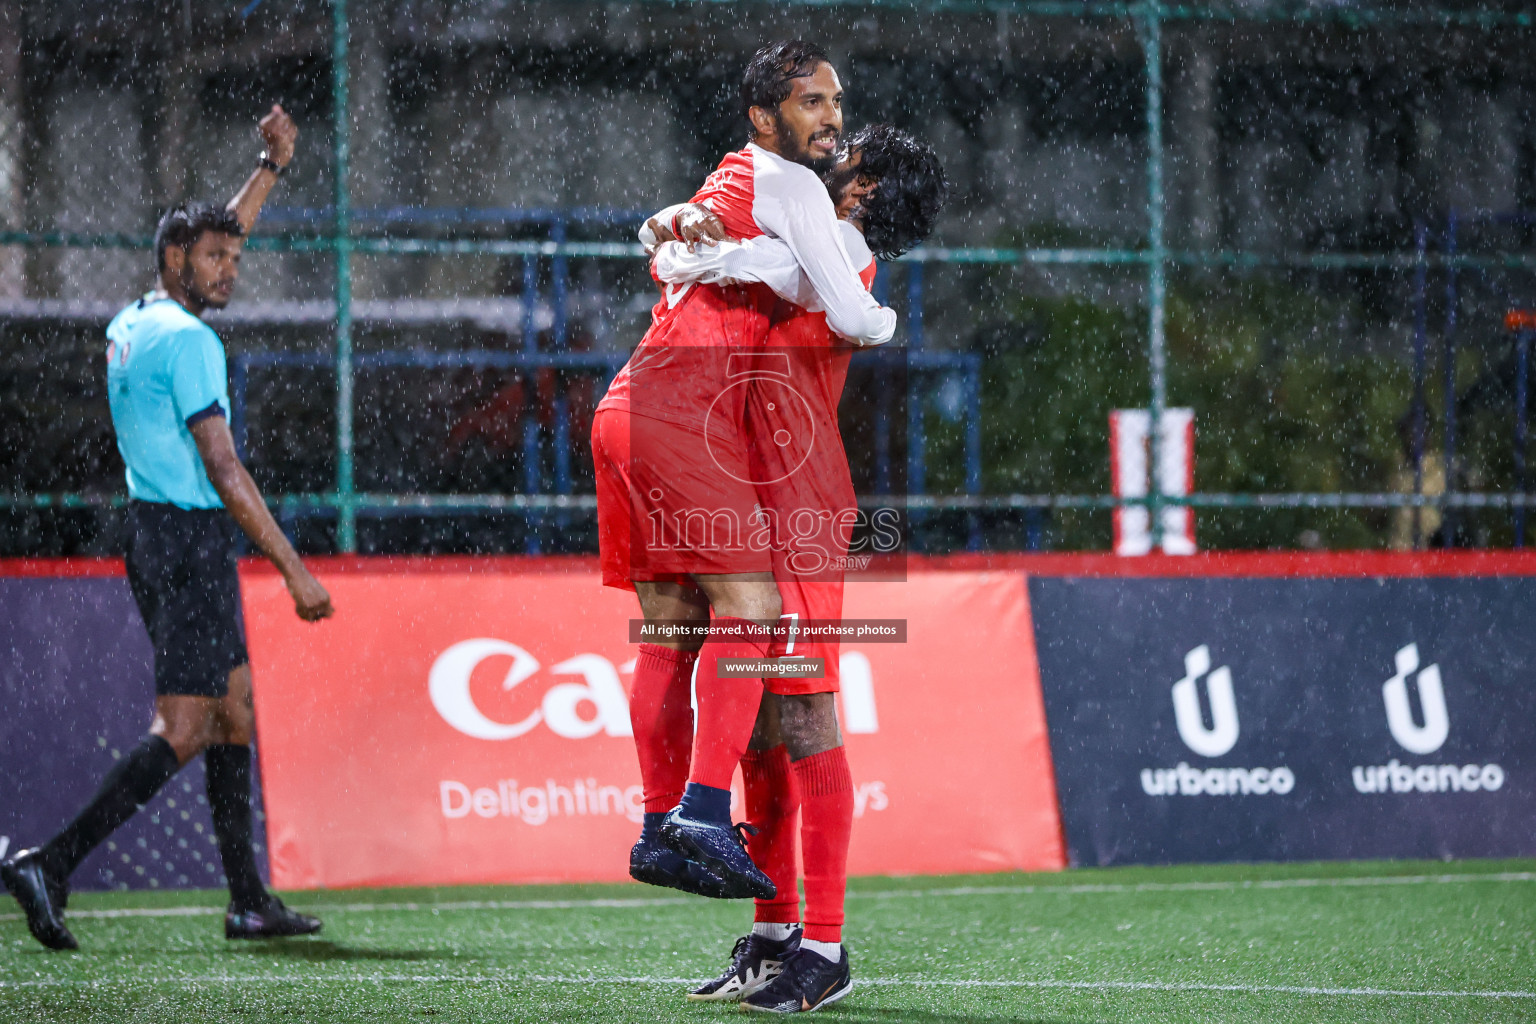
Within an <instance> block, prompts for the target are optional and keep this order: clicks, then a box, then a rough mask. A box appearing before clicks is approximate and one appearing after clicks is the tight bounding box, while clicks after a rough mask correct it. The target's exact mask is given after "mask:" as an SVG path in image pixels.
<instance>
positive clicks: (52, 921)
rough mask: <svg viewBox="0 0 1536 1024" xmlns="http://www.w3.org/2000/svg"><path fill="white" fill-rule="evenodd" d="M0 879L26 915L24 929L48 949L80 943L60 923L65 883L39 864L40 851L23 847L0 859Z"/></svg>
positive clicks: (65, 895) (72, 946)
mask: <svg viewBox="0 0 1536 1024" xmlns="http://www.w3.org/2000/svg"><path fill="white" fill-rule="evenodd" d="M0 880H3V881H4V882H5V887H6V888H7V889H9V890H10V892H11V895H12V896H14V897H16V902H17V903H20V904H21V910H22V913H24V914H25V915H26V917H27V930H28V931H30V932H31V933H32V937H33V938H34V939H36V940H37V941H38V942H41V943H42V944H43V945H45V946H47V947H48V948H49V949H79V948H80V943H78V942H76V941H75V937H74V936H73V935H71V934H69V929H68V928H66V927H64V901H65V899H66V898H67V897H68V895H69V887H68V886H67V885H66V884H65V881H64V879H62V878H55V877H54V876H52V875H50V874H49V873H48V869H47V868H45V867H44V866H43V852H42V851H41V850H39V849H35V848H34V849H31V850H23V851H21V852H20V853H18V854H17V855H16V856H14V857H11V858H9V859H7V860H5V861H3V862H0Z"/></svg>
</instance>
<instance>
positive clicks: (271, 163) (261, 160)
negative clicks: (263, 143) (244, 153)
mask: <svg viewBox="0 0 1536 1024" xmlns="http://www.w3.org/2000/svg"><path fill="white" fill-rule="evenodd" d="M256 166H257V167H260V168H261V169H262V170H264V171H271V172H272V173H273V174H275V175H277V176H278V177H279V178H281V177H282V176H283V175H285V174H287V173H288V165H287V164H280V163H278V162H277V161H276V160H273V159H272V158H271V157H270V156H268V155H267V151H266V150H262V151H261V156H259V157H257V158H256Z"/></svg>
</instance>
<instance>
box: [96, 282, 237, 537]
mask: <svg viewBox="0 0 1536 1024" xmlns="http://www.w3.org/2000/svg"><path fill="white" fill-rule="evenodd" d="M107 341H108V342H109V344H108V345H107V401H108V403H109V404H110V405H111V407H112V426H113V427H114V428H116V430H117V450H118V451H120V452H122V453H123V462H125V463H127V465H128V495H129V497H132V498H137V499H139V500H140V501H156V502H160V503H162V504H169V505H177V506H179V507H181V508H223V507H224V502H222V501H220V500H219V495H218V492H217V491H215V490H214V489H213V484H212V483H210V482H209V480H208V472H207V470H205V469H204V468H203V460H202V457H201V456H199V455H198V453H197V442H195V441H194V440H193V439H192V431H191V430H189V429H188V427H190V426H191V425H192V424H193V423H196V422H197V421H198V420H200V419H203V418H204V417H207V416H228V415H229V380H228V373H227V370H226V367H225V362H224V345H223V343H222V342H220V341H219V336H218V335H217V334H214V333H213V329H212V328H210V327H209V326H208V325H207V324H205V323H203V322H202V321H201V320H199V319H198V318H197V317H195V316H193V315H192V314H191V313H188V312H187V311H186V309H184V308H183V307H182V305H181V304H180V303H179V302H176V301H174V300H172V299H159V300H155V299H150V298H145V299H141V300H139V301H138V302H135V303H134V304H133V305H131V306H129V307H128V308H127V309H125V310H123V311H122V312H121V313H119V314H117V316H115V317H113V318H112V322H111V323H110V324H108V325H107Z"/></svg>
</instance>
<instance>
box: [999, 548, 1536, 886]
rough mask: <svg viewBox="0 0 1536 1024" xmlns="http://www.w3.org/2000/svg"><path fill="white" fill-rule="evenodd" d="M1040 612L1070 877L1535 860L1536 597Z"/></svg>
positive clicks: (1058, 603)
mask: <svg viewBox="0 0 1536 1024" xmlns="http://www.w3.org/2000/svg"><path fill="white" fill-rule="evenodd" d="M1029 593H1030V602H1031V606H1032V610H1033V618H1034V625H1035V638H1036V642H1037V644H1038V652H1039V659H1040V671H1041V676H1042V680H1043V685H1044V690H1045V700H1046V708H1047V718H1048V720H1049V722H1050V732H1051V747H1052V752H1053V754H1054V761H1055V766H1056V775H1057V784H1058V787H1059V791H1060V799H1061V808H1062V817H1063V820H1064V823H1065V826H1066V835H1067V844H1068V849H1069V856H1070V860H1071V862H1072V863H1074V864H1096V865H1106V864H1125V863H1168V862H1178V861H1219V860H1282V859H1312V858H1368V857H1393V858H1401V857H1435V858H1453V857H1517V856H1520V857H1528V856H1532V855H1533V854H1536V826H1533V822H1536V795H1533V794H1536V730H1533V729H1532V728H1531V723H1532V721H1533V720H1536V685H1533V681H1536V628H1533V627H1532V623H1533V622H1536V579H1531V578H1528V577H1508V578H1482V579H1476V578H1474V579H1467V578H1459V579H1457V578H1429V579H1423V578H1419V579H1415V578H1386V579H1326V578H1310V579H1309V578H1299V579H1198V578H1186V579H1126V578H1120V579H1055V578H1043V577H1035V578H1032V579H1031V580H1030V582H1029Z"/></svg>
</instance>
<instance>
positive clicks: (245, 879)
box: [203, 743, 267, 910]
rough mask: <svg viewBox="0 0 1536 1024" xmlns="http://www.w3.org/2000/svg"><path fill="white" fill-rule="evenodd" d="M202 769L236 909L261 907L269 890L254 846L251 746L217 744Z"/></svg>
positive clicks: (205, 755) (230, 891)
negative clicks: (264, 883) (260, 870)
mask: <svg viewBox="0 0 1536 1024" xmlns="http://www.w3.org/2000/svg"><path fill="white" fill-rule="evenodd" d="M203 771H204V774H205V775H206V777H207V780H208V807H209V808H210V809H211V810H212V811H213V834H214V835H215V836H216V837H217V838H218V840H219V859H221V860H222V861H223V862H224V877H225V878H227V879H229V898H230V903H231V905H232V906H233V907H234V908H235V909H236V910H259V909H261V908H262V907H263V906H265V905H266V902H267V890H266V887H265V886H264V885H262V884H261V874H260V873H259V872H258V871H257V870H256V851H255V849H254V848H253V847H252V846H251V748H250V747H237V746H234V745H233V744H229V743H217V744H214V745H213V746H211V747H209V748H208V750H207V751H206V752H205V753H204V754H203Z"/></svg>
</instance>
